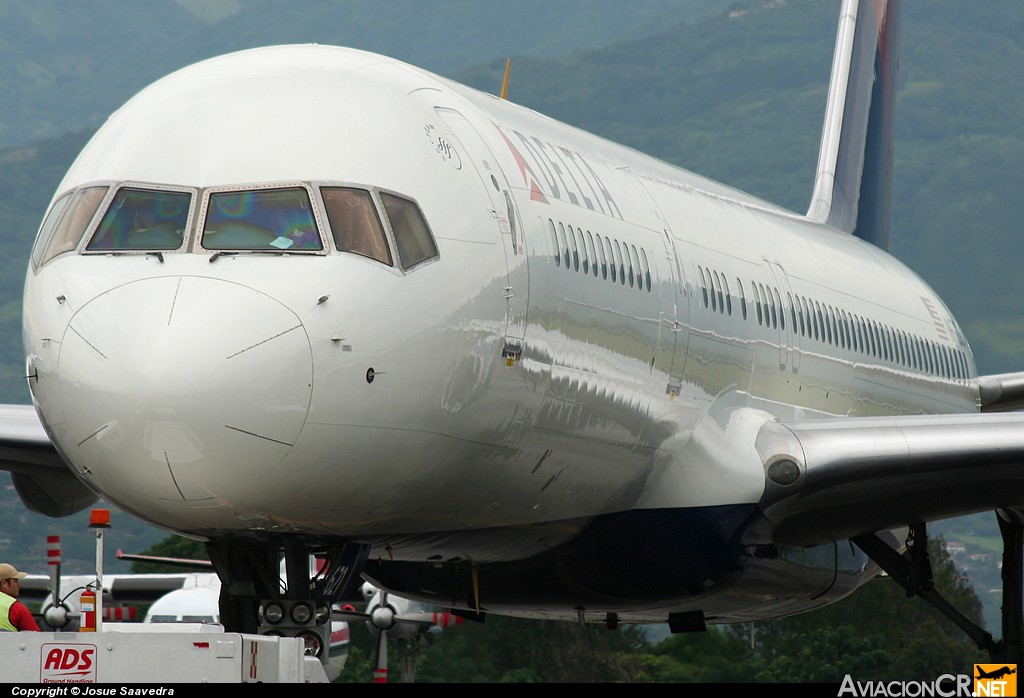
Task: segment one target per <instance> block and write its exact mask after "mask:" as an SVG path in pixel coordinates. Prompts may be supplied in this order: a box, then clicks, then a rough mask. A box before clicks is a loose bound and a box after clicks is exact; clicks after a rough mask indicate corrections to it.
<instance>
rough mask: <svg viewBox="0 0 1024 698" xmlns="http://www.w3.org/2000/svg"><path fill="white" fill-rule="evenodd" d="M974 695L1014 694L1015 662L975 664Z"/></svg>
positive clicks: (1015, 683)
mask: <svg viewBox="0 0 1024 698" xmlns="http://www.w3.org/2000/svg"><path fill="white" fill-rule="evenodd" d="M974 695H976V696H1016V695H1017V665H1016V664H975V665H974Z"/></svg>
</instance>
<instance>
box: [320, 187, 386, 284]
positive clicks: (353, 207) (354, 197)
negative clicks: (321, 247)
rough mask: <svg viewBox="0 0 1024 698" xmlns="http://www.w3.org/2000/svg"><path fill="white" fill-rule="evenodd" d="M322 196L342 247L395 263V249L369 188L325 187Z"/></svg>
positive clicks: (343, 249)
mask: <svg viewBox="0 0 1024 698" xmlns="http://www.w3.org/2000/svg"><path fill="white" fill-rule="evenodd" d="M320 195H321V196H323V199H324V209H325V210H326V211H327V221H328V222H329V223H330V224H331V233H332V234H333V235H334V244H335V245H337V246H338V249H339V250H341V251H342V252H352V253H353V254H358V255H362V256H364V257H369V258H370V259H375V260H377V261H378V262H381V263H382V264H387V265H388V266H389V267H390V266H392V261H391V250H390V249H389V248H388V242H387V238H386V237H385V236H384V227H383V226H382V225H381V224H380V218H378V217H377V207H376V206H374V205H373V199H372V198H371V197H370V192H368V191H366V190H365V189H347V188H344V187H321V188H320Z"/></svg>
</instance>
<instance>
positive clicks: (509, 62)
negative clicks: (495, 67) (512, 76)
mask: <svg viewBox="0 0 1024 698" xmlns="http://www.w3.org/2000/svg"><path fill="white" fill-rule="evenodd" d="M511 68H512V59H511V58H506V59H505V79H504V80H502V81H501V98H502V99H507V97H506V95H507V94H508V72H509V70H510V69H511Z"/></svg>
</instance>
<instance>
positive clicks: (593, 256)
mask: <svg viewBox="0 0 1024 698" xmlns="http://www.w3.org/2000/svg"><path fill="white" fill-rule="evenodd" d="M600 244H601V243H600V240H599V241H598V245H600ZM587 253H588V255H589V256H590V269H591V271H592V272H593V273H594V276H597V252H596V251H595V249H594V236H593V235H591V234H590V231H589V230H588V231H587Z"/></svg>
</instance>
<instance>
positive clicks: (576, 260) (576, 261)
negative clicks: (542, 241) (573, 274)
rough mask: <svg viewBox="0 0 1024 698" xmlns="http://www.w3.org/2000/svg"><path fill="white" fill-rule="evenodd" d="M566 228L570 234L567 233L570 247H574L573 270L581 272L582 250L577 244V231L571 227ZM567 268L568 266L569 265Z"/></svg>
mask: <svg viewBox="0 0 1024 698" xmlns="http://www.w3.org/2000/svg"><path fill="white" fill-rule="evenodd" d="M566 227H568V229H569V231H568V233H566V237H568V238H569V245H570V246H572V270H573V271H580V248H579V244H578V242H577V237H575V230H573V229H572V226H571V225H568V226H566ZM565 266H568V264H566V265H565Z"/></svg>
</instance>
